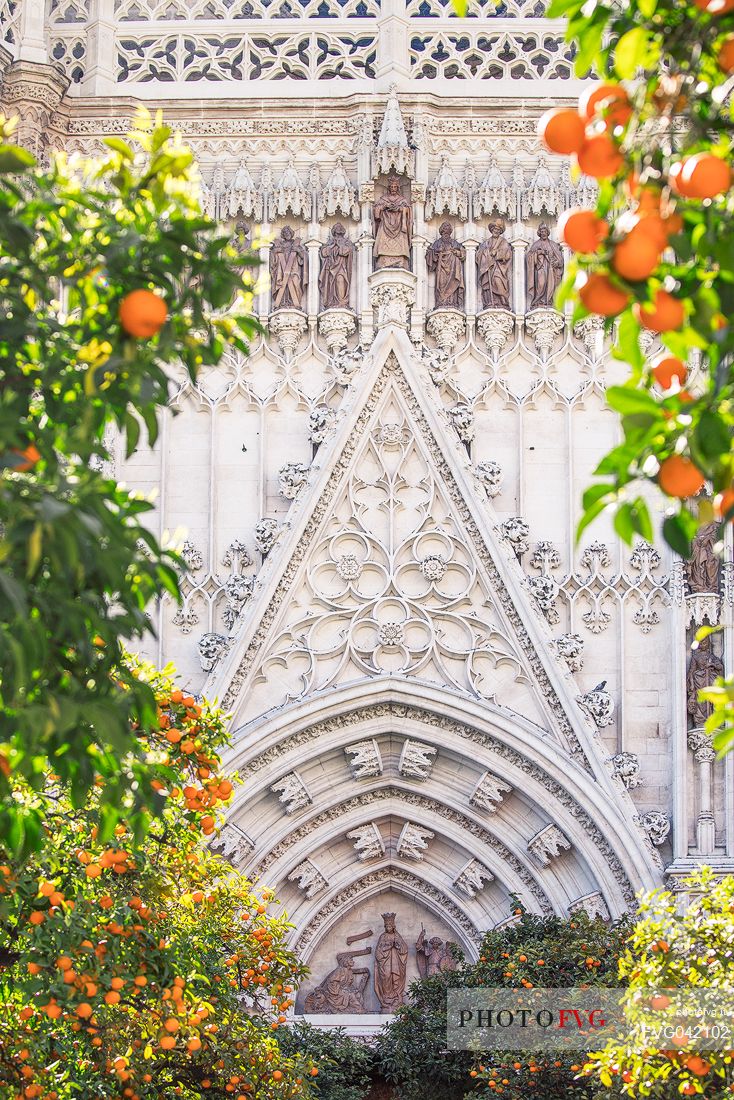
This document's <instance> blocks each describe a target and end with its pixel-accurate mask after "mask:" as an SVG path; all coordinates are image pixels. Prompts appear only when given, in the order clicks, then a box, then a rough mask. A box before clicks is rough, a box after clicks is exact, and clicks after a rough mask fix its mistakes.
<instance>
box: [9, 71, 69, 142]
mask: <svg viewBox="0 0 734 1100" xmlns="http://www.w3.org/2000/svg"><path fill="white" fill-rule="evenodd" d="M68 87H69V78H68V77H67V76H65V75H64V73H62V72H61V70H60V69H59V68H58V67H57V66H55V65H41V64H37V63H34V62H31V61H14V62H13V64H12V65H11V66H10V68H9V69H8V71H7V73H6V74H5V79H4V81H3V89H2V91H3V102H4V104H5V107H6V110H7V111H8V113H9V114H10V115H11V116H12V115H17V116H18V119H19V122H18V128H17V130H16V131H15V134H14V139H15V141H16V142H17V144H18V145H22V146H24V147H25V148H26V149H29V150H30V152H31V153H33V155H34V156H35V157H36V158H37V159H38V160H40V161H43V160H44V157H45V154H46V151H47V149H48V147H49V143H50V137H51V135H50V133H49V127H50V122H51V116H52V114H53V112H54V111H55V110H56V108H57V107H58V106H59V104H60V103H61V100H62V99H63V97H64V95H65V93H66V90H67V88H68Z"/></svg>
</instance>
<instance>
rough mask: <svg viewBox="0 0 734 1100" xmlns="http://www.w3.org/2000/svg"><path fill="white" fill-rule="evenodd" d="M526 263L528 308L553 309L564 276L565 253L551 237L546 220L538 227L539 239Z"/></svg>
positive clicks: (531, 247) (534, 243)
mask: <svg viewBox="0 0 734 1100" xmlns="http://www.w3.org/2000/svg"><path fill="white" fill-rule="evenodd" d="M525 265H526V267H527V275H528V309H529V310H530V309H553V299H554V298H555V294H556V291H557V290H558V287H559V286H560V284H561V279H562V278H563V253H562V252H561V246H560V245H559V244H556V242H555V241H552V240H551V239H550V230H549V229H548V226H547V225H546V224H545V222H543V224H542V225H541V226H539V228H538V240H537V241H534V242H533V244H531V245H530V248H529V249H528V254H527V257H526V259H525Z"/></svg>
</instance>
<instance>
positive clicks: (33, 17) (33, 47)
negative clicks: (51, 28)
mask: <svg viewBox="0 0 734 1100" xmlns="http://www.w3.org/2000/svg"><path fill="white" fill-rule="evenodd" d="M45 10H46V4H42V3H39V2H38V0H36V2H35V3H33V2H32V0H25V2H24V3H22V4H21V6H20V41H19V43H18V60H19V61H30V62H32V63H35V64H41V65H45V64H46V63H47V62H48V51H47V49H46V21H45Z"/></svg>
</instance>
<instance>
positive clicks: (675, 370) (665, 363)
mask: <svg viewBox="0 0 734 1100" xmlns="http://www.w3.org/2000/svg"><path fill="white" fill-rule="evenodd" d="M687 374H688V370H687V368H686V365H685V363H684V362H683V360H682V359H679V358H678V356H677V355H664V356H663V358H662V359H659V360H658V362H657V363H656V364H655V366H654V367H653V368H652V376H653V378H654V379H655V381H656V382H657V384H658V385H659V386H660V387H661V388H662V389H664V390H669V389H670V387H671V386H672V385H673V379H677V381H678V385H679V386H682V385H683V383H684V382H685V380H686V375H687Z"/></svg>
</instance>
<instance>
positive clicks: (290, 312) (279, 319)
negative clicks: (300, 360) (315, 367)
mask: <svg viewBox="0 0 734 1100" xmlns="http://www.w3.org/2000/svg"><path fill="white" fill-rule="evenodd" d="M307 324H308V322H307V319H306V314H305V313H304V312H303V311H302V310H300V309H278V310H276V311H275V313H271V314H270V320H269V321H268V326H269V328H270V331H271V333H272V334H273V336H274V337H275V338H276V340H277V341H278V343H279V344H280V350H281V351H282V352H283V355H284V356H285V357H286V359H290V358H291V356H292V355H293V353H294V351H295V350H296V348H297V347H298V345H299V343H300V342H301V338H302V337H303V335H304V333H305V332H306V328H307Z"/></svg>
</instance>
